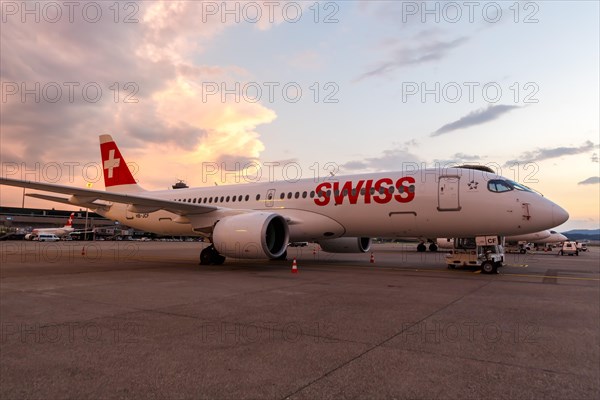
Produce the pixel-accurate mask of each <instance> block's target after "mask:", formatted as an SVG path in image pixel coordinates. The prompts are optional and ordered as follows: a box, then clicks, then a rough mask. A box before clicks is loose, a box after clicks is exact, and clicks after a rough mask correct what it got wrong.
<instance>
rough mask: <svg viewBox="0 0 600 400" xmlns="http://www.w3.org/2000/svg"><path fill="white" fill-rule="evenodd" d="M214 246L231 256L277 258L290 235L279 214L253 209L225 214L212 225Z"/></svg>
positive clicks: (285, 247)
mask: <svg viewBox="0 0 600 400" xmlns="http://www.w3.org/2000/svg"><path fill="white" fill-rule="evenodd" d="M212 238H213V244H214V246H215V249H216V250H217V251H218V252H219V253H220V254H222V255H224V256H229V257H233V258H253V259H261V258H262V259H264V258H277V257H279V256H281V255H282V254H283V253H284V252H285V251H286V249H287V245H288V243H289V241H290V240H289V239H290V235H289V230H288V225H287V222H286V221H285V219H284V218H283V217H282V216H281V215H278V214H274V213H266V212H252V213H248V214H239V215H233V216H231V217H225V218H223V219H221V220H219V221H218V222H217V224H216V225H215V227H214V229H213V236H212Z"/></svg>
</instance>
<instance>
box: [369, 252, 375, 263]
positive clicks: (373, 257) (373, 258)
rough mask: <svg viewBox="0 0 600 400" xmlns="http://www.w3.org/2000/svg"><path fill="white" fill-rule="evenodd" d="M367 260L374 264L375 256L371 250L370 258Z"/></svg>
mask: <svg viewBox="0 0 600 400" xmlns="http://www.w3.org/2000/svg"><path fill="white" fill-rule="evenodd" d="M369 262H370V263H371V264H375V256H374V255H373V252H371V260H370V261H369Z"/></svg>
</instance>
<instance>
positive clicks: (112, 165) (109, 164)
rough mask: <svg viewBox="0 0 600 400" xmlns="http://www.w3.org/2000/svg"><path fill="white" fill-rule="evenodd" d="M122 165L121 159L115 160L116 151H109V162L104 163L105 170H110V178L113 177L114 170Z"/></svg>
mask: <svg viewBox="0 0 600 400" xmlns="http://www.w3.org/2000/svg"><path fill="white" fill-rule="evenodd" d="M120 163H121V159H120V158H115V151H114V150H109V152H108V160H106V161H104V169H107V170H108V177H109V178H112V177H113V169H114V168H116V167H118V166H119V164H120Z"/></svg>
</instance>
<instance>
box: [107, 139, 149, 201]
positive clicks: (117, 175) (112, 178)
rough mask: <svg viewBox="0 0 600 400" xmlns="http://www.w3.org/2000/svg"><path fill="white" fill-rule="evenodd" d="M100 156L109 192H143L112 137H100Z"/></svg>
mask: <svg viewBox="0 0 600 400" xmlns="http://www.w3.org/2000/svg"><path fill="white" fill-rule="evenodd" d="M100 154H101V156H102V169H103V171H104V186H105V187H106V189H107V190H109V189H110V188H112V189H113V191H119V192H131V191H136V192H137V191H141V190H143V189H141V188H140V187H139V186H138V185H137V184H136V182H135V179H133V175H132V174H131V171H130V170H129V167H128V166H127V163H126V162H125V160H124V159H123V156H122V155H121V152H120V151H119V148H118V147H117V144H116V143H115V141H114V140H113V139H112V137H111V136H110V135H101V136H100Z"/></svg>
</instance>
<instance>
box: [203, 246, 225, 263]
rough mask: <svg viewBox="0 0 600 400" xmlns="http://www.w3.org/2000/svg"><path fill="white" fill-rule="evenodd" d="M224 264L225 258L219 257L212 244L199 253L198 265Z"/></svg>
mask: <svg viewBox="0 0 600 400" xmlns="http://www.w3.org/2000/svg"><path fill="white" fill-rule="evenodd" d="M224 262H225V257H224V256H222V255H220V254H219V252H218V251H217V249H215V246H213V245H212V244H211V245H210V246H208V247H206V248H205V249H202V251H201V252H200V265H211V264H214V265H221V264H223V263H224Z"/></svg>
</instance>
